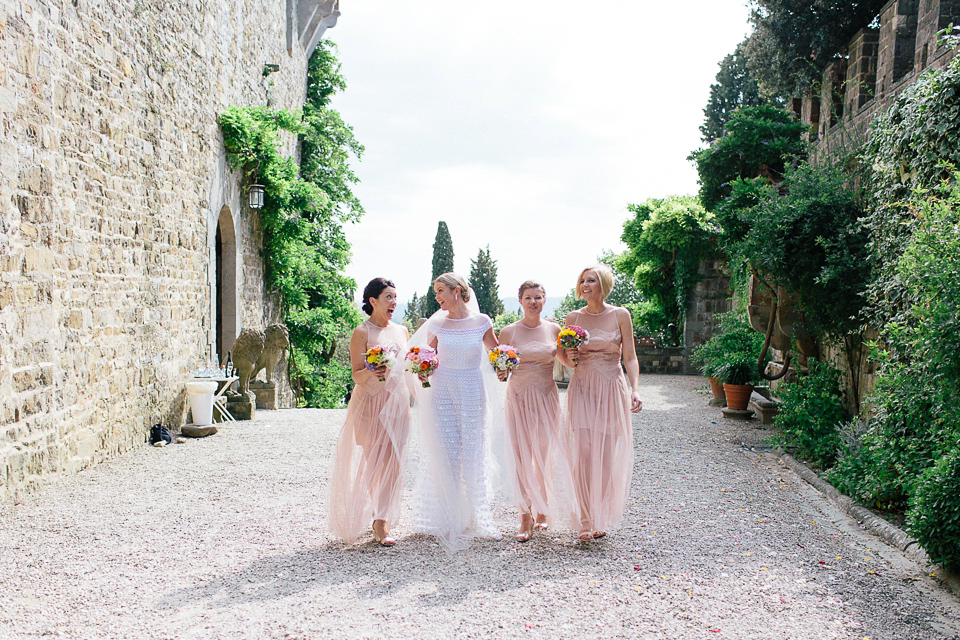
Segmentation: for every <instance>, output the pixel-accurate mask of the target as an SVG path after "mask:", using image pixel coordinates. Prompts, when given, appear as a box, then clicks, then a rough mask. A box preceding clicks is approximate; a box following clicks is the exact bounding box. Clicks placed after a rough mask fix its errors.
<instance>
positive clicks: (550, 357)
mask: <svg viewBox="0 0 960 640" xmlns="http://www.w3.org/2000/svg"><path fill="white" fill-rule="evenodd" d="M513 346H514V347H515V348H516V349H517V351H518V352H519V354H520V366H519V367H517V368H516V369H515V370H514V371H513V373H511V374H510V375H511V377H513V378H516V379H518V380H520V379H524V378H527V377H531V376H536V377H542V378H548V379H550V380H551V381H552V380H553V362H554V358H555V357H556V354H557V343H556V341H555V340H554V339H553V333H552V332H551V331H550V325H547V324H546V323H544V324H541V325H540V326H539V327H532V328H531V327H527V326H525V325H524V324H523V323H521V322H518V323H516V324H515V325H514V329H513Z"/></svg>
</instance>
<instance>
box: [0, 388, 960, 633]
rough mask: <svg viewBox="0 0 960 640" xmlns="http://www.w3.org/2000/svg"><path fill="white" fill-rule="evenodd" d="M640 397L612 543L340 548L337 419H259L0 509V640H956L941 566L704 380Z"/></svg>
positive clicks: (510, 523) (292, 415) (129, 458)
mask: <svg viewBox="0 0 960 640" xmlns="http://www.w3.org/2000/svg"><path fill="white" fill-rule="evenodd" d="M641 383H642V396H643V398H644V402H645V407H644V410H643V413H641V414H640V415H639V416H637V417H636V418H635V422H634V427H635V433H636V443H637V444H636V446H637V465H636V473H635V480H634V487H633V492H632V496H631V500H630V504H629V505H628V509H627V516H626V522H625V525H626V526H625V527H624V529H622V530H621V531H618V532H614V533H612V534H611V535H610V536H608V537H607V538H606V539H604V540H602V541H598V542H594V543H590V544H588V545H580V544H578V543H576V542H575V536H574V534H573V533H572V532H552V531H551V532H546V533H545V534H541V533H538V534H536V535H535V538H534V540H533V541H531V542H529V543H527V544H525V545H521V544H518V543H516V542H514V541H513V533H514V527H515V516H514V513H513V511H512V509H499V510H497V512H496V517H497V519H498V521H499V523H500V526H501V528H502V529H503V531H504V533H505V534H506V535H505V536H504V538H503V539H502V540H500V541H479V542H476V543H474V544H473V546H471V547H470V548H469V549H467V550H465V551H463V552H460V553H458V554H455V555H448V554H446V553H444V552H443V551H442V550H441V549H440V548H439V547H438V546H437V545H436V544H435V543H434V542H433V541H432V540H431V539H429V538H426V537H423V536H415V535H412V534H410V532H409V531H408V530H405V529H403V528H402V527H401V528H399V529H397V530H396V531H395V533H396V534H398V535H399V537H400V539H399V542H398V544H397V545H396V547H394V548H392V549H382V548H380V547H378V546H376V545H374V544H373V543H372V542H370V541H369V540H368V541H366V542H364V543H362V544H358V545H356V546H354V547H345V546H344V545H342V544H340V543H337V542H334V541H333V540H331V538H330V536H329V534H328V532H327V529H326V526H325V523H324V515H323V514H324V505H323V495H324V492H325V485H326V480H325V473H326V467H327V465H328V460H329V457H330V452H331V449H332V447H333V443H334V440H335V437H336V433H337V430H338V428H339V426H340V423H341V422H342V420H343V417H344V413H345V412H344V411H320V410H289V411H260V412H258V414H257V420H255V421H252V422H242V423H237V424H235V425H228V426H225V427H223V428H222V429H221V431H220V433H219V434H217V435H215V436H213V437H210V438H206V439H202V440H191V441H189V442H187V443H185V444H180V445H172V446H168V447H164V448H160V449H158V448H154V447H148V446H144V447H142V448H140V449H138V450H136V451H133V452H131V453H128V454H126V455H124V456H122V457H120V458H117V459H115V460H111V461H109V462H106V463H104V464H101V465H99V466H97V467H96V468H94V469H91V470H89V471H86V472H84V473H81V474H79V475H77V476H73V477H69V478H64V479H62V480H61V481H59V482H57V483H55V484H53V485H50V486H48V487H46V488H44V489H43V490H42V491H40V492H38V493H35V494H31V495H28V496H26V497H25V498H24V499H23V502H22V503H21V504H18V505H14V504H11V503H6V504H0V638H4V639H7V638H11V639H14V638H35V637H38V636H52V637H63V638H125V639H127V638H177V639H179V638H230V639H235V638H304V639H307V638H309V639H313V638H451V637H456V638H485V637H497V638H550V639H553V638H558V637H559V638H565V639H580V638H856V639H858V640H861V639H863V638H870V639H871V640H873V639H876V638H958V637H960V635H958V632H960V603H958V601H957V600H956V599H955V598H954V597H953V596H951V595H948V594H947V593H946V592H945V591H943V590H942V589H940V588H939V587H938V586H937V584H936V582H935V580H934V579H933V578H931V577H929V576H928V575H927V574H928V571H929V569H925V568H923V567H919V566H917V565H916V564H913V563H912V562H911V561H909V560H907V559H905V558H904V557H903V556H902V555H901V554H900V553H898V552H897V551H895V550H893V549H892V548H890V547H887V546H886V545H885V544H884V543H883V542H881V541H880V540H879V539H877V538H876V537H874V536H871V535H870V534H868V533H866V532H864V531H863V530H862V529H861V528H860V527H859V526H858V525H856V523H854V522H852V521H851V520H849V519H848V518H847V517H845V516H843V515H841V514H840V512H839V511H837V510H836V509H834V508H833V507H832V505H830V503H829V502H827V501H826V500H825V499H823V498H822V497H821V496H820V494H819V493H817V492H816V491H814V490H812V489H811V488H810V487H809V486H808V485H806V484H805V483H803V482H802V481H800V480H799V479H798V478H797V477H796V476H794V475H793V474H792V472H790V471H788V470H787V469H786V468H784V467H782V466H780V465H778V463H777V461H776V459H775V458H774V457H773V456H772V455H770V454H769V453H764V452H763V451H762V450H763V449H764V447H762V446H759V447H754V448H752V449H751V447H750V446H749V445H751V444H759V445H762V443H763V441H764V438H766V437H768V436H769V435H770V434H769V432H767V431H764V430H761V429H758V428H757V427H756V423H738V422H733V421H729V420H725V419H723V418H722V417H721V415H720V411H719V410H718V409H716V408H711V407H708V406H706V403H707V396H706V395H705V391H704V390H703V389H704V387H705V385H704V383H703V381H702V378H697V377H687V376H683V377H680V376H641ZM745 444H746V445H747V446H744V445H745ZM409 468H410V469H412V468H414V465H412V464H411V465H409ZM408 502H409V501H408ZM410 515H411V514H410V512H409V504H406V505H405V511H404V521H405V522H409V521H410Z"/></svg>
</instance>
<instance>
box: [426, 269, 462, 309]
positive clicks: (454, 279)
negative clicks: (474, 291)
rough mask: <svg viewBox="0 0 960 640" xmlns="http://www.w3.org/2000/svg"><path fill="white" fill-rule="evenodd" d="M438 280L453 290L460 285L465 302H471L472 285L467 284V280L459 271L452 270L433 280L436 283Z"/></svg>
mask: <svg viewBox="0 0 960 640" xmlns="http://www.w3.org/2000/svg"><path fill="white" fill-rule="evenodd" d="M438 282H439V283H440V284H442V285H444V286H445V287H447V288H449V289H451V290H453V289H456V288H457V287H460V298H461V299H463V301H464V302H470V287H468V286H467V281H466V280H465V279H464V277H463V276H461V275H460V274H459V273H454V272H452V271H450V272H448V273H443V274H440V275H439V276H437V279H436V280H434V281H433V283H434V284H436V283H438Z"/></svg>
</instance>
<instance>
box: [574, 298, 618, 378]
mask: <svg viewBox="0 0 960 640" xmlns="http://www.w3.org/2000/svg"><path fill="white" fill-rule="evenodd" d="M571 324H575V325H578V326H580V327H583V328H584V329H586V330H587V333H588V334H589V335H590V338H589V340H588V341H587V344H585V345H583V346H582V347H580V363H581V364H588V365H589V364H591V363H599V362H604V363H613V362H616V363H617V364H619V363H620V354H621V350H620V346H621V342H622V340H621V335H620V324H619V323H618V322H617V312H616V307H610V308H609V309H607V310H605V311H603V312H601V313H589V312H587V311H584V310H583V309H579V310H577V311H574V316H573V318H572V322H571Z"/></svg>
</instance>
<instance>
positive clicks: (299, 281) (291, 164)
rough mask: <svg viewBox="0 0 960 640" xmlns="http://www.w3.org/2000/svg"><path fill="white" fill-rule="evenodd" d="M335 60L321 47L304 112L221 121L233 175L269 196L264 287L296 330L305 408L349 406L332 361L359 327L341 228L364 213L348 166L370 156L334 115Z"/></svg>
mask: <svg viewBox="0 0 960 640" xmlns="http://www.w3.org/2000/svg"><path fill="white" fill-rule="evenodd" d="M334 52H335V49H334V45H333V44H332V43H329V42H326V41H324V42H321V43H320V44H319V45H318V46H317V49H316V50H315V51H314V53H313V55H312V56H311V58H310V63H309V67H308V73H307V103H306V104H305V105H304V108H303V111H299V110H297V111H287V110H283V109H279V110H273V109H267V108H265V107H238V106H233V107H229V108H228V109H226V110H225V111H224V112H223V113H222V114H221V116H220V119H219V124H220V128H221V130H222V131H223V139H224V146H225V148H226V151H227V161H228V162H229V164H230V166H231V167H232V168H234V169H239V170H242V171H243V173H244V174H245V177H246V178H247V179H248V180H252V179H253V178H256V180H257V181H258V182H260V183H261V184H263V185H264V187H265V190H266V194H265V198H264V206H263V209H262V210H261V220H262V224H263V232H264V243H263V244H264V246H263V257H264V262H265V265H266V280H267V286H268V289H269V290H270V291H271V292H272V293H275V294H276V295H277V296H278V298H279V300H280V304H281V309H282V312H283V321H284V323H285V324H286V325H287V327H288V328H289V330H290V342H291V347H292V349H291V351H292V358H291V360H292V363H291V365H292V366H291V382H292V383H293V386H294V389H295V391H296V392H297V395H298V399H299V402H300V403H301V404H303V405H305V406H313V407H336V406H339V405H340V404H341V403H342V402H343V398H344V396H345V394H346V391H347V387H348V385H349V384H350V370H349V368H348V367H345V366H344V365H343V364H341V363H339V362H337V361H335V360H334V359H333V354H334V349H335V346H336V340H337V336H338V335H340V334H342V333H343V332H345V331H347V330H349V329H352V328H353V327H354V326H356V325H357V324H358V323H359V322H360V319H361V318H360V314H359V311H357V309H356V307H355V305H354V304H353V302H352V299H353V293H354V290H355V289H356V283H355V282H354V281H353V280H352V279H351V278H348V277H346V276H345V275H344V273H343V271H344V269H345V268H346V266H347V264H348V263H349V260H350V245H349V243H348V242H347V240H346V237H345V235H344V232H343V224H344V223H346V222H351V221H354V220H356V219H357V218H359V216H360V215H362V213H363V208H362V207H361V206H360V202H359V201H358V200H357V198H356V197H355V196H354V195H353V192H352V190H351V184H353V183H355V182H356V181H357V178H356V176H355V175H354V174H353V172H352V171H351V170H350V167H349V164H348V161H349V158H350V156H351V155H353V156H357V157H359V156H360V154H361V153H362V152H363V147H362V146H361V145H360V144H359V143H358V142H357V141H356V139H355V138H354V137H353V132H352V130H351V129H350V127H349V126H347V125H346V124H344V122H343V121H342V119H341V118H340V114H339V113H337V112H336V111H334V110H332V109H330V108H329V100H330V96H331V95H332V94H333V93H335V92H336V91H337V90H340V89H343V88H344V87H345V83H344V81H343V77H342V76H341V75H340V66H339V62H338V61H337V59H336V56H335V55H334ZM282 132H287V133H289V134H295V135H297V136H298V138H299V142H300V149H301V154H300V163H299V164H298V163H297V162H296V161H295V160H294V159H293V158H291V157H289V156H284V155H283V154H282V152H281V149H282V137H281V136H282Z"/></svg>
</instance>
